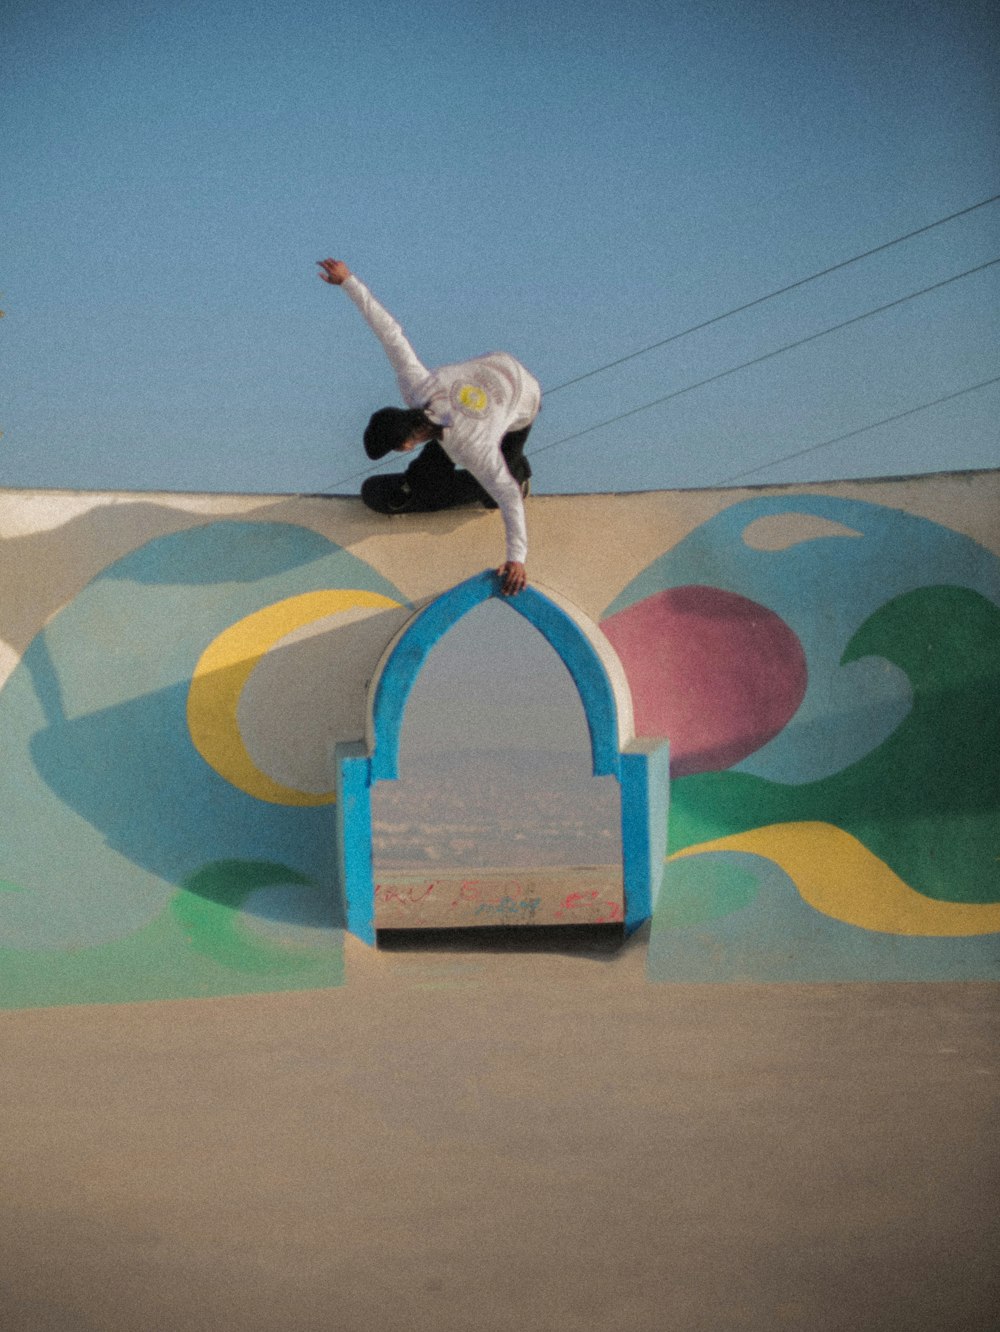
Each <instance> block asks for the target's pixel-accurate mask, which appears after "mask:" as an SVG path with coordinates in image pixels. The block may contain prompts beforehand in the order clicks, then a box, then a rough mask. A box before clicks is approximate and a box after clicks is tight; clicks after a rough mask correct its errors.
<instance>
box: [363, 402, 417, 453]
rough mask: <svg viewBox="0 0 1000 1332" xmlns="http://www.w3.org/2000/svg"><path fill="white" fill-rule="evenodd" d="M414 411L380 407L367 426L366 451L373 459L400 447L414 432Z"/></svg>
mask: <svg viewBox="0 0 1000 1332" xmlns="http://www.w3.org/2000/svg"><path fill="white" fill-rule="evenodd" d="M413 417H414V413H413V412H412V411H405V410H404V409H403V408H401V407H380V408H379V410H378V411H377V412H373V413H372V417H371V420H370V421H369V422H368V425H367V426H366V427H365V453H367V454H368V457H369V458H371V459H372V460H373V461H374V460H376V459H378V458H384V457H385V455H386V454H387V453H391V452H392V450H393V449H398V448H399V447H400V446H401V445H403V444H405V443H406V441H407V440H408V439H409V438H410V436H411V435H412V434H413V427H414V420H413Z"/></svg>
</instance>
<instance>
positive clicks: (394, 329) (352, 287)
mask: <svg viewBox="0 0 1000 1332" xmlns="http://www.w3.org/2000/svg"><path fill="white" fill-rule="evenodd" d="M316 262H317V263H318V264H319V276H320V277H321V278H322V279H323V281H324V282H329V284H330V285H331V286H332V287H343V288H344V290H345V291H346V292H347V294H348V296H350V298H351V300H352V301H353V302H354V304H355V305H356V306H357V307H358V309H359V310H360V311H361V314H362V315H363V317H364V320H365V322H366V323H367V325H368V327H369V328H370V329H371V330H372V332H373V333H374V334H375V336H376V337H377V338H378V340H379V342H381V344H382V346H383V348H384V349H385V354H386V356H388V358H389V363H390V365H391V366H392V368H393V370H395V372H396V379H397V380H398V381H399V388H400V391H401V392H402V395H403V400H404V402H405V403H406V405H407V406H408V407H422V406H423V405H424V400H425V399H424V395H423V393H422V389H423V388H424V386H425V384H426V382H427V379H428V374H429V372H428V370H427V367H426V366H425V365H423V363H422V362H421V361H420V358H419V357H418V356H417V354H416V352H415V351H414V350H413V348H412V347H411V346H410V344H409V342H408V341H407V337H406V334H405V333H404V332H403V329H402V327H401V325H400V324H399V323H398V322H397V321H396V320H395V319H394V318H393V317H392V315H391V314H390V313H389V311H388V310H387V309H386V308H385V307H384V306H382V305H380V304H379V303H378V301H377V300H376V299H375V297H374V296H373V295H372V294H371V292H370V291H369V290H368V288H367V287H366V286H365V284H364V283H363V282H362V281H361V280H360V278H357V277H355V276H354V274H353V273H352V272H351V270H350V269H349V268H348V267H347V265H346V264H345V263H344V261H343V260H342V259H318V260H317V261H316Z"/></svg>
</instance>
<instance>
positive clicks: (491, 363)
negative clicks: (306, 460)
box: [319, 259, 542, 596]
mask: <svg viewBox="0 0 1000 1332" xmlns="http://www.w3.org/2000/svg"><path fill="white" fill-rule="evenodd" d="M319 269H320V272H319V276H320V277H321V278H322V279H323V281H324V282H328V283H330V284H331V285H332V286H335V287H343V288H344V290H345V292H346V293H347V294H348V296H350V298H351V300H352V301H353V302H354V304H355V305H356V306H357V307H358V309H359V310H360V311H361V313H362V315H363V316H364V318H365V321H366V322H367V324H368V325H369V327H370V328H371V330H372V332H373V333H374V334H375V336H376V337H377V338H378V340H379V341H380V342H381V344H382V346H383V347H384V349H385V352H386V355H387V356H388V358H389V362H390V364H391V365H392V368H393V369H394V370H395V372H396V379H397V381H398V383H399V387H400V391H401V393H402V395H403V401H404V402H405V403H406V404H407V406H406V409H403V408H399V407H383V408H382V409H381V410H380V411H377V412H375V413H374V415H373V416H372V418H371V420H370V421H369V422H368V427H367V429H366V430H365V436H364V443H365V452H366V453H367V454H368V456H369V458H372V459H378V458H383V457H384V456H385V455H386V454H387V453H389V452H390V451H392V450H396V451H398V452H400V453H409V452H410V451H411V450H413V449H415V448H417V447H419V446H420V445H421V444H426V445H427V447H426V448H425V449H424V450H423V452H422V453H421V454H420V456H419V457H417V458H415V459H414V461H413V462H411V464H410V466H409V467H408V468H407V469H406V472H405V473H403V474H402V475H396V476H373V477H368V478H367V479H366V480H365V482H364V484H363V485H362V487H361V498H362V499H363V500H364V501H365V503H366V504H367V505H368V506H369V508H372V509H375V510H376V511H377V512H379V513H408V512H409V513H415V512H416V513H419V512H426V511H428V510H434V509H447V508H451V507H453V506H454V505H456V504H468V503H470V502H472V501H475V500H479V501H481V502H482V503H485V504H486V505H488V506H489V507H494V506H496V507H498V508H499V509H500V512H501V514H502V516H503V522H504V530H505V532H506V538H507V551H506V555H507V558H506V562H505V563H504V564H503V565H501V567H500V569H499V570H498V573H499V574H500V578H501V581H502V586H503V591H504V592H505V593H506V594H507V595H508V596H512V595H514V594H516V593H518V592H520V591H521V590H522V589H523V588H525V587H527V585H528V576H527V573H526V571H525V560H526V558H527V553H528V538H527V530H526V526H525V520H524V496H525V495H526V494H527V493H528V477H529V476H530V475H531V468H530V467H529V465H528V462H527V460H526V459H525V458H524V442H525V440H526V439H527V437H528V431H529V430H530V429H531V424H532V422H533V421H534V419H535V417H536V416H537V415H538V411H539V408H540V407H541V403H542V391H541V388H540V386H539V384H538V381H537V380H536V379H535V377H534V376H533V375H531V374H530V373H529V372H528V371H527V370H526V369H525V368H524V366H523V365H521V363H520V362H519V361H516V360H515V359H514V357H513V356H510V355H509V354H508V353H507V352H491V353H489V354H488V355H486V356H477V357H475V358H474V359H473V360H470V361H462V362H460V363H459V364H457V365H443V366H440V367H439V368H438V369H437V370H428V369H427V367H426V366H424V365H423V364H422V363H421V362H420V360H419V359H418V357H417V355H416V353H415V352H414V350H413V348H412V347H411V346H410V344H409V342H408V341H407V339H406V335H405V333H404V332H403V330H402V328H401V327H400V325H399V324H398V323H397V321H396V320H395V319H394V318H393V317H392V315H391V314H390V313H389V312H388V310H386V309H385V308H384V307H383V306H381V305H380V304H379V303H378V301H377V300H376V299H375V297H374V296H373V295H372V294H371V292H370V291H369V290H368V288H367V287H366V286H365V284H364V283H363V282H362V281H361V280H360V279H359V278H357V277H355V276H354V275H353V274H352V273H351V271H350V269H349V268H348V267H347V265H346V264H345V263H343V262H342V261H341V260H339V259H321V260H319ZM458 464H461V467H462V468H463V469H465V470H459V469H458V466H457V465H458Z"/></svg>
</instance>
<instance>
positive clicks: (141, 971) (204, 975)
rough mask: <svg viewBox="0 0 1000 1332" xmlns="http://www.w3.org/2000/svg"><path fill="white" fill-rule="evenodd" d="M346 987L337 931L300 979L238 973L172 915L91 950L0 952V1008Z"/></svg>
mask: <svg viewBox="0 0 1000 1332" xmlns="http://www.w3.org/2000/svg"><path fill="white" fill-rule="evenodd" d="M303 951H305V950H303ZM343 983H344V957H343V948H342V946H341V935H340V934H339V932H338V934H337V936H336V943H333V944H331V945H330V946H328V947H325V948H322V949H319V948H316V949H310V950H308V960H306V958H305V957H304V958H303V965H302V967H301V968H300V970H298V971H297V972H290V971H283V972H276V971H275V970H274V969H273V968H270V969H268V970H266V971H251V970H243V971H240V970H234V968H233V967H231V966H227V965H225V964H224V963H223V962H220V961H218V960H217V959H215V958H212V957H209V956H207V955H206V954H205V953H204V952H200V951H197V950H195V949H193V948H192V947H191V944H190V941H189V938H188V936H187V934H186V933H185V930H184V929H183V927H182V926H181V924H180V922H179V921H178V920H177V918H176V917H175V916H174V915H173V914H172V913H170V912H169V911H165V912H163V913H162V914H161V915H160V916H158V917H157V919H156V920H154V921H153V922H152V923H151V924H149V925H147V926H145V927H144V928H143V929H141V930H138V931H137V932H136V933H135V934H133V935H131V936H130V937H129V938H128V939H120V940H115V941H114V942H113V943H108V944H102V945H100V946H98V947H96V948H80V949H75V950H66V949H46V950H28V949H15V948H0V1009H19V1008H52V1007H61V1006H63V1005H71V1004H72V1005H77V1004H125V1003H138V1002H142V1001H148V1000H163V999H214V998H222V997H226V996H230V995H241V994H268V993H274V992H283V991H289V990H320V989H332V988H334V987H337V986H340V985H343Z"/></svg>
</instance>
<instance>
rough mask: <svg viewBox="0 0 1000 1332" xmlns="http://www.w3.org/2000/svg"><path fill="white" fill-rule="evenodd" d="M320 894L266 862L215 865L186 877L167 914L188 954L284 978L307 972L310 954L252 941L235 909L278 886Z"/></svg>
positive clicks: (281, 867)
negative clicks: (259, 891)
mask: <svg viewBox="0 0 1000 1332" xmlns="http://www.w3.org/2000/svg"><path fill="white" fill-rule="evenodd" d="M289 883H294V884H301V885H304V886H307V887H311V888H314V889H315V891H316V892H317V893H319V892H320V891H321V890H320V889H319V887H318V886H317V885H316V884H315V883H314V882H313V881H312V880H311V879H310V878H309V877H308V875H305V874H302V873H301V872H300V871H299V870H294V869H291V868H290V867H289V866H287V865H280V864H276V863H274V862H272V861H266V860H219V861H214V862H213V863H211V864H209V865H204V866H202V868H201V869H200V870H196V871H195V873H194V874H189V875H188V876H187V878H186V879H185V880H184V882H183V884H182V885H181V891H180V892H179V893H178V894H177V896H176V897H174V898H173V899H172V901H171V903H170V910H171V911H172V913H173V915H174V916H175V918H176V919H177V921H178V922H179V924H180V925H181V928H182V929H183V930H184V933H185V935H186V937H187V939H188V941H189V942H190V944H191V946H192V948H194V949H196V950H197V951H198V952H200V953H204V954H206V955H207V956H208V957H211V958H213V959H214V960H215V961H217V962H219V963H221V964H222V965H223V966H225V967H231V968H232V969H233V970H234V971H254V972H264V973H268V974H276V975H285V974H287V973H289V972H293V973H294V972H296V971H301V970H303V968H306V967H308V966H309V961H310V959H309V955H308V952H306V951H304V950H301V949H288V948H285V947H283V946H282V945H280V944H272V943H268V942H267V941H266V940H260V939H254V938H252V937H250V936H249V935H248V934H247V933H246V932H245V931H244V930H243V929H242V928H241V920H240V910H239V908H240V907H241V906H242V905H243V903H244V902H245V901H246V899H247V897H249V895H250V894H251V893H252V892H255V891H256V890H257V889H259V888H271V887H274V886H276V885H280V884H289Z"/></svg>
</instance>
